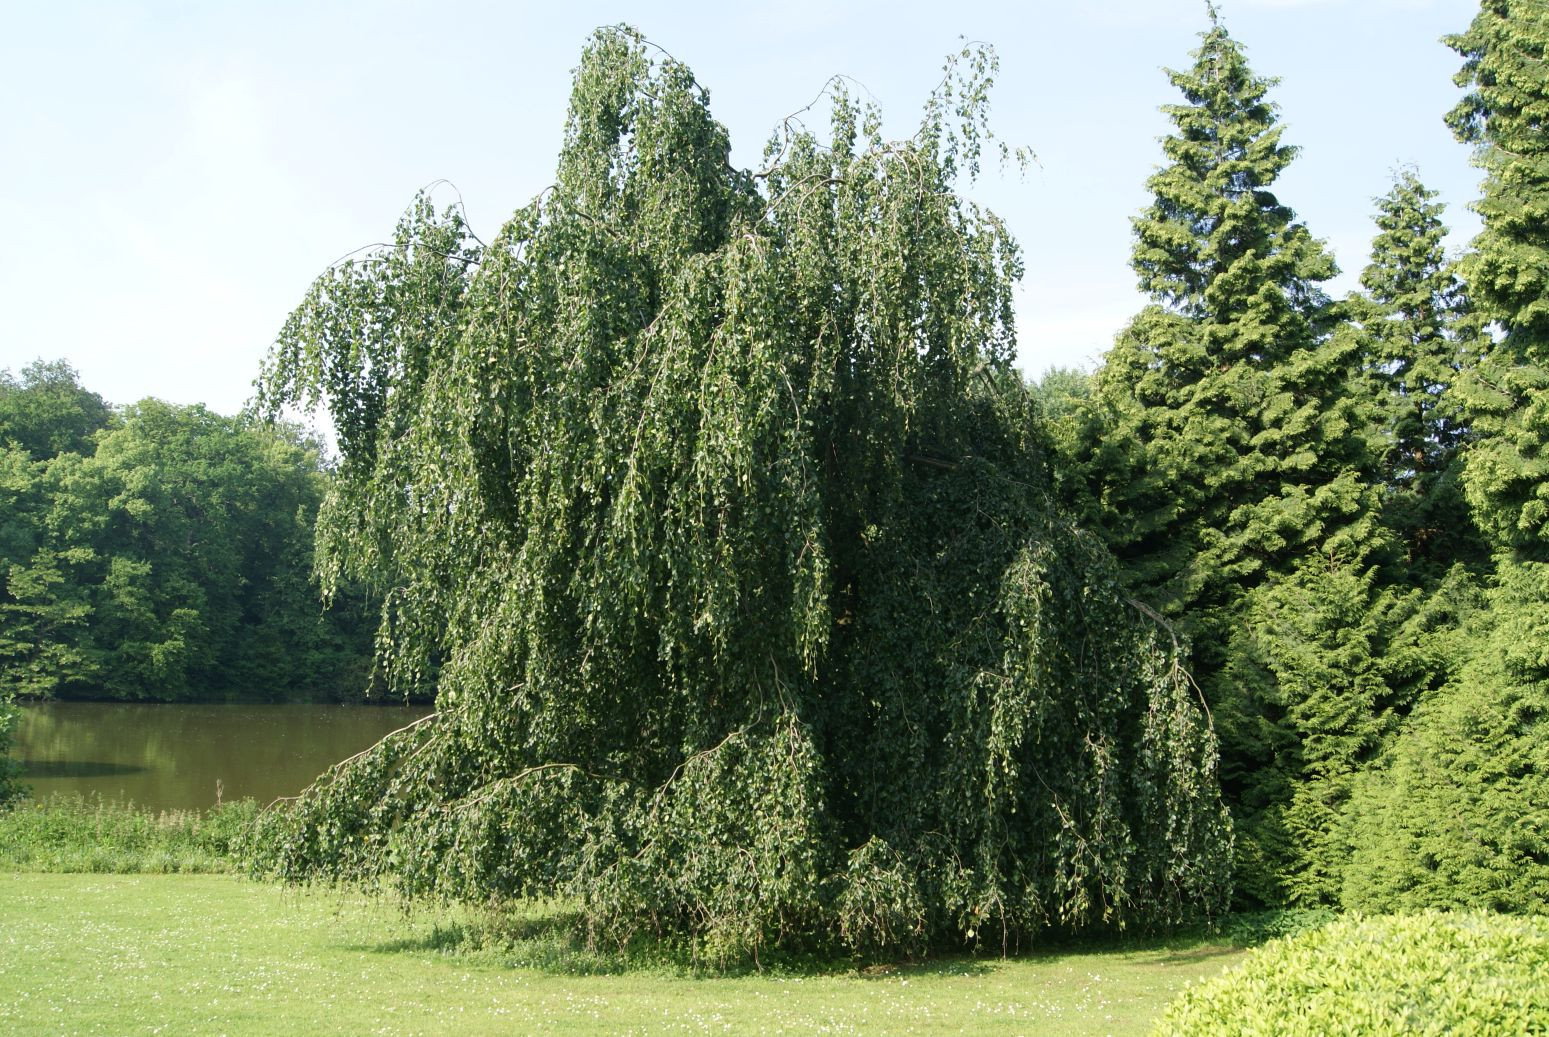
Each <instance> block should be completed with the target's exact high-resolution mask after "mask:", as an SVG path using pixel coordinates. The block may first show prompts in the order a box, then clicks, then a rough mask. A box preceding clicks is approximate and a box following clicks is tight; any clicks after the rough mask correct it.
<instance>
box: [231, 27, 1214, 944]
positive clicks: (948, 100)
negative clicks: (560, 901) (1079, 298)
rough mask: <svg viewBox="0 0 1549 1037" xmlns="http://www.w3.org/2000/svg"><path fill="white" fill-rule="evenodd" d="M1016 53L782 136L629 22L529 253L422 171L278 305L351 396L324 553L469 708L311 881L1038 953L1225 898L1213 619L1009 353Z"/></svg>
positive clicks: (393, 664)
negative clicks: (1090, 499) (910, 115)
mask: <svg viewBox="0 0 1549 1037" xmlns="http://www.w3.org/2000/svg"><path fill="white" fill-rule="evenodd" d="M994 70H995V65H994V58H993V54H992V53H991V52H989V51H987V50H982V49H969V50H966V51H964V52H963V54H962V55H960V56H959V57H958V58H957V59H955V60H953V61H951V62H949V64H948V68H947V75H946V76H945V78H944V79H943V81H942V84H941V86H940V87H939V88H938V89H937V91H936V92H935V93H934V94H933V96H932V97H931V99H930V100H929V102H928V103H927V105H926V107H925V110H924V116H923V119H922V122H921V125H920V128H919V130H918V132H917V133H916V134H915V135H914V136H912V137H910V138H908V139H905V140H901V141H891V140H887V139H885V138H884V137H883V136H882V134H881V131H880V123H881V118H880V113H879V112H878V111H877V110H876V109H875V108H874V107H872V106H867V105H861V104H858V103H857V102H855V101H854V100H852V99H851V98H850V97H849V96H848V95H847V93H846V92H845V91H844V89H843V88H842V85H833V86H832V87H831V89H830V90H829V91H828V96H829V97H830V99H831V101H832V120H831V127H830V129H829V131H828V133H827V134H826V135H825V136H819V135H818V134H817V133H816V132H814V131H813V130H811V129H809V128H807V127H806V126H805V125H804V124H803V123H801V122H800V121H799V120H796V119H792V120H788V121H787V123H786V124H785V125H784V126H783V127H781V129H780V130H779V131H778V132H777V133H776V134H775V135H774V136H773V138H772V139H771V142H770V144H769V146H768V148H767V150H766V154H765V157H764V161H763V163H762V168H761V169H759V170H756V171H754V170H739V169H736V168H733V167H732V166H731V164H730V162H729V155H730V145H729V141H728V137H727V132H726V130H725V129H724V128H723V127H722V126H721V125H719V124H718V123H717V122H716V121H715V120H714V119H713V118H712V117H711V115H710V112H709V108H708V97H707V95H706V92H705V91H704V90H703V89H702V88H701V87H700V85H699V84H698V83H696V82H695V80H694V78H693V77H692V75H691V74H690V72H689V70H688V69H687V68H686V67H684V66H683V65H682V64H680V63H678V62H677V61H674V60H672V59H670V58H667V57H666V56H664V55H658V54H657V53H656V52H655V51H654V49H653V48H651V47H650V46H649V45H648V44H646V43H645V42H644V41H643V40H642V39H641V38H640V37H639V36H638V35H637V34H635V33H634V32H633V31H631V30H627V29H622V28H619V29H609V30H604V31H600V32H599V33H598V34H597V35H596V36H595V37H594V38H593V39H592V41H591V43H590V45H589V46H588V47H587V49H586V51H585V53H584V55H583V57H582V59H581V62H580V65H579V67H578V69H577V71H576V73H575V80H574V90H573V95H572V100H571V105H570V111H569V116H568V119H567V123H566V126H565V134H564V144H563V147H562V150H561V153H560V157H559V164H558V171H557V174H556V178H555V182H554V184H553V186H552V187H551V188H550V189H548V190H547V191H545V192H544V193H543V194H542V195H541V196H540V197H539V198H538V199H537V200H535V201H533V202H532V203H531V204H530V205H528V206H527V207H526V208H524V209H522V210H520V211H518V212H517V213H516V214H515V215H514V216H513V217H512V218H511V219H510V221H509V222H507V223H506V225H505V226H504V227H503V228H502V229H501V230H500V232H499V233H498V234H497V235H495V236H494V237H493V238H492V239H491V240H490V241H489V242H488V243H484V242H481V241H479V240H478V239H477V238H475V237H474V236H473V235H472V233H471V232H470V230H469V228H468V227H467V226H466V225H465V223H464V221H463V220H462V218H461V217H460V215H459V213H458V211H457V210H456V209H452V210H448V211H445V212H438V211H436V209H435V208H434V207H433V205H432V204H431V202H430V201H429V200H428V199H427V198H424V197H422V198H420V199H418V200H417V201H416V202H415V204H414V206H413V207H412V208H411V209H410V211H409V212H408V213H407V214H406V216H405V217H404V218H403V221H402V222H401V223H400V225H399V227H398V230H397V234H396V237H395V239H394V241H393V244H392V246H391V247H388V248H383V249H381V250H379V251H375V252H371V253H369V254H365V255H363V256H360V257H358V258H356V259H354V260H351V261H349V262H345V263H343V264H341V265H339V266H337V267H335V268H333V269H331V270H329V271H327V272H326V273H325V274H324V275H323V276H322V277H321V278H319V280H318V281H317V282H316V283H315V285H314V286H313V287H312V289H311V291H310V293H309V294H308V296H307V297H306V299H305V300H304V301H303V303H302V305H301V306H300V308H299V309H297V311H296V312H295V313H294V314H293V315H292V317H291V319H290V321H289V322H288V323H287V325H286V326H285V328H284V330H283V332H282V333H281V335H280V337H279V340H278V342H277V345H276V347H275V350H274V352H273V354H272V357H271V359H270V362H269V364H268V366H267V369H266V373H265V375H264V378H263V380H262V386H261V399H262V401H263V402H264V403H265V404H267V405H268V406H270V407H274V408H278V407H280V406H283V405H287V404H299V405H302V406H316V405H318V404H322V405H324V406H326V408H327V409H328V412H329V413H330V414H331V416H332V420H333V423H334V426H335V428H336V429H337V431H338V440H339V446H340V450H341V453H342V460H341V463H340V470H339V477H338V481H337V484H336V486H335V489H334V491H333V495H332V497H331V499H330V500H329V502H328V503H327V505H326V506H325V508H324V510H323V515H322V518H321V520H320V533H319V540H320V549H321V550H320V556H321V558H322V561H321V563H320V565H321V568H322V573H323V576H324V577H325V580H329V581H339V580H344V579H349V580H359V581H364V582H367V583H370V584H372V585H373V586H375V588H376V589H377V591H378V592H379V594H380V597H381V601H382V602H383V611H382V625H381V631H380V634H379V639H378V650H379V651H378V654H379V662H380V666H381V668H382V670H383V672H384V673H385V675H386V676H387V677H388V678H389V679H390V680H392V681H394V682H396V683H397V684H398V685H400V686H404V685H413V684H415V683H418V682H433V683H434V686H435V689H436V708H435V712H434V714H433V715H432V716H429V717H427V718H426V719H425V720H424V721H422V722H420V723H418V724H416V725H414V726H412V727H411V728H409V729H406V730H404V731H401V732H399V733H396V734H394V735H392V736H390V737H389V738H387V739H385V740H384V741H383V742H382V743H381V744H379V745H378V746H377V747H375V748H374V749H372V750H370V751H368V752H367V753H365V754H363V755H361V756H359V757H357V758H356V759H354V760H352V761H349V762H348V763H346V764H344V765H341V766H339V767H337V768H335V769H334V770H332V771H331V772H330V773H329V774H328V775H325V776H324V777H323V778H322V779H321V780H320V781H319V782H318V783H317V784H316V785H314V787H313V788H311V789H310V790H309V791H308V792H307V793H305V794H304V795H303V796H302V797H301V798H300V800H299V801H297V802H295V803H293V804H289V805H282V806H280V807H277V808H276V809H275V810H274V811H273V812H272V816H271V818H270V825H269V832H270V839H271V843H270V846H271V851H272V856H271V864H272V866H273V867H274V868H275V870H276V871H277V872H278V873H279V874H280V875H282V876H283V877H285V878H287V879H290V880H293V881H301V882H307V881H324V882H346V883H360V884H367V885H377V884H380V883H383V882H386V883H388V884H390V885H392V886H393V887H395V888H397V889H398V890H400V891H401V892H403V893H405V894H407V895H410V896H423V895H430V896H439V897H446V898H452V899H467V900H478V901H483V902H488V901H489V900H490V899H491V898H496V899H503V898H516V897H523V896H534V895H542V896H563V897H566V898H570V899H571V900H572V901H573V902H575V903H577V904H578V905H579V906H580V918H581V919H582V921H581V925H582V926H583V928H584V930H585V933H586V934H587V935H588V936H590V937H591V938H592V939H594V940H597V941H599V942H601V943H603V944H609V943H617V944H625V943H628V942H629V941H631V940H633V939H636V938H657V937H662V938H668V939H672V940H683V941H686V942H687V945H688V946H690V947H691V948H693V950H694V952H695V953H696V954H699V955H701V956H702V957H703V958H704V959H706V960H711V961H730V960H735V959H740V958H743V957H748V956H756V955H758V954H759V953H760V952H761V951H767V950H771V949H780V950H788V949H797V948H821V949H830V950H832V949H836V948H848V949H850V950H852V951H855V952H859V953H884V954H897V953H910V952H914V951H919V950H923V949H926V948H928V947H932V946H942V945H955V946H962V945H963V944H964V943H965V942H966V943H967V944H969V945H980V944H982V945H985V946H987V947H990V948H993V949H995V950H1000V949H1003V948H1011V947H1014V946H1017V945H1018V944H1019V943H1020V944H1022V945H1025V944H1026V942H1027V941H1028V940H1030V939H1032V938H1034V937H1036V935H1037V934H1038V933H1039V932H1041V931H1045V930H1048V929H1063V930H1071V929H1079V928H1084V927H1092V926H1103V925H1106V926H1122V925H1147V924H1155V923H1165V922H1169V921H1174V920H1179V919H1183V918H1186V917H1191V916H1194V915H1197V914H1199V913H1201V912H1209V911H1213V910H1215V909H1217V908H1219V907H1220V906H1221V905H1222V904H1223V903H1224V900H1225V897H1226V896H1227V892H1228V890H1227V881H1228V876H1227V869H1228V866H1229V865H1228V862H1229V860H1230V857H1231V846H1230V842H1231V835H1230V826H1229V822H1228V820H1227V817H1226V814H1225V811H1224V809H1223V807H1222V805H1221V801H1220V795H1219V789H1218V784H1217V779H1216V774H1215V759H1216V748H1215V744H1214V737H1213V734H1212V732H1211V730H1210V727H1209V724H1208V721H1207V719H1206V717H1205V715H1204V712H1203V710H1202V709H1201V708H1200V705H1199V702H1198V698H1197V695H1196V693H1195V692H1194V691H1193V689H1192V687H1191V685H1190V684H1189V682H1188V680H1187V677H1186V675H1185V674H1184V673H1183V671H1182V670H1181V669H1180V667H1179V660H1178V656H1177V650H1176V646H1175V645H1173V643H1172V642H1171V639H1170V637H1169V636H1168V634H1167V632H1166V630H1165V628H1159V627H1158V626H1157V625H1155V624H1154V623H1153V622H1152V621H1151V620H1150V619H1148V618H1147V616H1146V615H1145V614H1143V613H1142V612H1141V611H1138V610H1137V608H1136V607H1135V606H1133V605H1132V604H1131V603H1130V602H1128V601H1127V600H1126V599H1125V598H1124V597H1123V595H1122V592H1121V590H1120V588H1119V585H1118V582H1117V577H1116V571H1115V566H1114V563H1113V561H1112V560H1111V558H1110V557H1109V556H1108V554H1107V553H1106V551H1105V550H1104V548H1103V547H1102V546H1101V545H1100V544H1098V543H1097V542H1096V541H1094V540H1093V539H1092V537H1091V536H1090V535H1088V534H1085V533H1082V532H1079V531H1077V530H1076V529H1075V528H1074V527H1073V526H1072V525H1071V524H1070V523H1069V522H1068V521H1067V520H1066V519H1065V518H1064V517H1063V516H1062V515H1061V514H1060V512H1059V511H1058V510H1057V509H1056V508H1055V507H1054V506H1052V505H1051V504H1050V502H1049V496H1048V492H1047V486H1048V482H1049V475H1048V471H1047V468H1046V459H1045V458H1044V457H1043V456H1042V454H1041V452H1040V450H1039V447H1038V444H1039V442H1041V440H1040V438H1039V434H1038V426H1037V420H1038V419H1037V415H1036V413H1035V408H1034V405H1033V404H1032V402H1031V398H1030V395H1029V394H1028V392H1027V391H1026V390H1025V389H1024V388H1023V386H1022V384H1021V382H1020V380H1019V378H1018V377H1017V376H1016V375H1015V373H1014V372H1013V370H1012V368H1011V361H1012V357H1013V354H1014V349H1015V329H1014V324H1013V315H1012V308H1011V291H1012V286H1013V284H1014V282H1015V281H1016V279H1017V278H1018V276H1019V274H1020V271H1021V264H1020V259H1019V254H1018V248H1017V245H1016V243H1015V242H1014V241H1013V240H1012V238H1011V237H1010V236H1009V234H1008V233H1007V231H1006V229H1005V227H1004V226H1003V225H1002V224H1001V223H1000V222H999V220H997V219H996V217H995V216H994V215H993V214H992V213H990V212H988V211H985V210H984V209H982V208H980V207H978V206H976V205H974V204H973V203H972V202H971V201H969V200H968V199H967V198H966V197H965V196H964V195H963V194H962V193H961V189H962V188H963V187H964V185H966V184H968V183H971V182H972V180H973V179H974V178H975V177H976V176H977V175H978V173H979V170H980V162H981V159H982V158H988V157H990V156H991V155H992V154H993V153H996V152H1003V150H1004V149H1002V148H1001V147H1000V146H999V145H998V142H996V141H995V139H994V138H993V136H992V134H991V133H990V130H989V126H988V123H987V121H986V112H987V97H988V93H987V92H988V89H989V87H990V84H991V80H992V78H993V73H994Z"/></svg>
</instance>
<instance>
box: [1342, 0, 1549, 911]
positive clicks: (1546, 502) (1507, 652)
mask: <svg viewBox="0 0 1549 1037" xmlns="http://www.w3.org/2000/svg"><path fill="white" fill-rule="evenodd" d="M1447 42H1448V43H1449V44H1450V45H1451V46H1452V47H1453V48H1454V49H1455V50H1457V51H1458V52H1459V53H1460V54H1461V55H1462V56H1463V58H1464V64H1463V68H1462V71H1461V72H1459V74H1458V76H1457V82H1458V84H1459V85H1460V86H1463V87H1466V88H1469V90H1470V92H1469V94H1468V95H1467V97H1465V98H1464V100H1463V101H1462V102H1461V103H1460V104H1459V105H1458V106H1457V107H1456V108H1455V109H1453V111H1452V112H1451V113H1450V114H1449V116H1448V122H1449V123H1450V124H1451V126H1452V128H1453V130H1454V132H1456V134H1457V135H1458V137H1459V138H1460V139H1461V140H1462V141H1464V142H1465V143H1470V144H1473V145H1474V146H1475V148H1476V154H1475V157H1476V161H1477V162H1478V164H1479V165H1480V166H1482V167H1483V168H1484V170H1485V180H1484V185H1483V193H1484V196H1483V198H1482V200H1481V201H1480V202H1478V203H1477V205H1476V209H1477V211H1478V212H1479V214H1480V215H1481V216H1482V217H1483V222H1484V226H1483V229H1482V230H1481V232H1480V233H1479V235H1478V236H1477V237H1476V238H1475V239H1474V243H1473V248H1472V251H1471V252H1470V254H1469V255H1468V256H1467V257H1466V258H1465V260H1464V262H1463V274H1464V277H1465V279H1466V280H1467V283H1468V286H1469V292H1470V295H1471V297H1472V301H1473V303H1474V305H1475V307H1476V308H1477V311H1478V315H1479V317H1480V318H1481V319H1482V320H1484V321H1488V322H1490V323H1492V324H1494V325H1495V327H1496V329H1497V335H1496V336H1495V338H1494V341H1493V343H1492V344H1491V345H1490V346H1489V348H1488V349H1486V350H1485V351H1484V355H1483V356H1482V357H1481V358H1480V360H1479V361H1478V363H1477V365H1476V366H1475V367H1474V368H1473V369H1472V370H1471V371H1469V372H1466V373H1465V374H1464V376H1463V377H1462V378H1460V379H1459V380H1458V383H1457V385H1456V387H1455V389H1454V391H1455V392H1456V393H1457V394H1458V397H1459V399H1460V400H1461V403H1462V406H1463V409H1464V411H1465V414H1466V416H1467V418H1468V421H1469V423H1470V432H1469V435H1470V437H1471V438H1472V442H1470V443H1469V445H1468V450H1467V458H1466V462H1465V468H1464V476H1463V478H1464V484H1465V487H1466V490H1467V496H1468V501H1469V503H1470V504H1471V505H1472V507H1473V509H1474V518H1475V520H1476V522H1477V523H1478V525H1479V527H1480V528H1481V529H1482V530H1483V531H1484V533H1485V534H1486V535H1487V536H1488V537H1489V539H1490V540H1491V542H1492V544H1493V546H1494V547H1495V549H1496V571H1495V573H1494V575H1493V579H1492V581H1491V586H1490V587H1489V589H1488V591H1487V592H1486V594H1485V596H1484V600H1483V602H1482V605H1483V607H1481V608H1479V609H1477V611H1476V612H1475V613H1474V614H1473V615H1472V616H1470V617H1469V619H1468V621H1467V623H1466V624H1465V625H1464V626H1463V627H1462V629H1461V633H1460V636H1459V637H1458V638H1457V639H1456V643H1455V645H1454V648H1455V651H1454V652H1453V654H1454V656H1455V657H1456V658H1457V659H1458V660H1459V663H1458V667H1457V675H1456V677H1455V678H1454V679H1453V680H1452V681H1450V682H1449V683H1448V684H1447V685H1445V686H1444V687H1443V688H1441V689H1440V690H1439V691H1437V692H1435V693H1434V694H1432V695H1429V696H1427V698H1426V699H1425V701H1424V702H1422V703H1421V706H1420V707H1419V708H1418V709H1417V710H1416V711H1415V713H1414V715H1413V716H1411V717H1410V718H1409V720H1408V722H1407V723H1406V724H1405V726H1404V728H1403V731H1402V733H1401V734H1400V736H1399V738H1398V739H1397V741H1396V743H1395V744H1394V747H1393V750H1392V752H1391V753H1390V754H1388V756H1387V758H1386V760H1385V761H1384V766H1383V768H1382V769H1381V770H1378V771H1375V772H1374V773H1373V774H1371V775H1370V776H1369V777H1367V778H1366V779H1364V780H1363V781H1362V782H1361V787H1360V789H1359V790H1358V792H1357V795H1356V797H1355V799H1354V801H1353V803H1352V806H1351V809H1350V811H1349V816H1350V829H1351V831H1352V833H1353V834H1352V841H1353V845H1354V849H1355V852H1354V854H1353V856H1352V865H1351V867H1350V869H1349V871H1348V874H1347V880H1346V891H1345V899H1346V901H1347V903H1349V904H1351V905H1352V906H1356V907H1362V908H1371V909H1377V910H1392V909H1407V908H1413V907H1418V906H1422V905H1423V906H1433V905H1434V906H1473V907H1487V908H1491V909H1494V910H1513V911H1543V910H1545V909H1546V905H1549V816H1546V811H1545V808H1544V804H1545V801H1546V796H1549V751H1546V746H1549V741H1546V740H1545V738H1544V733H1543V732H1544V719H1543V718H1544V717H1545V716H1549V649H1546V647H1545V646H1546V645H1549V137H1546V134H1545V129H1546V126H1549V74H1546V58H1549V8H1546V7H1545V5H1544V4H1543V3H1542V2H1541V0H1532V2H1524V0H1485V2H1484V3H1483V4H1481V6H1480V10H1479V14H1478V15H1477V16H1476V17H1475V18H1474V21H1473V23H1472V24H1471V25H1470V26H1469V29H1468V31H1467V32H1464V33H1462V34H1459V35H1457V36H1453V37H1449V38H1448V41H1447Z"/></svg>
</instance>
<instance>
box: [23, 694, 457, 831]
mask: <svg viewBox="0 0 1549 1037" xmlns="http://www.w3.org/2000/svg"><path fill="white" fill-rule="evenodd" d="M429 712H430V707H429V706H358V705H357V706H338V705H251V706H226V705H181V704H172V703H165V704H162V703H157V704H149V703H122V702H49V703H44V704H41V705H33V706H23V707H22V710H21V714H22V716H21V724H20V725H19V729H18V731H17V735H18V737H17V740H16V744H15V745H14V746H13V747H12V752H13V754H14V755H15V756H17V757H18V758H19V759H20V760H21V764H22V781H23V782H25V783H26V784H27V785H29V786H31V788H32V794H33V795H34V796H36V797H38V798H40V799H41V798H43V797H46V796H51V795H53V794H54V793H57V792H65V793H81V794H83V795H87V796H91V795H95V794H100V795H101V796H103V797H104V798H107V799H124V800H129V801H131V802H133V803H134V804H136V805H138V806H141V807H145V808H148V809H151V810H190V809H203V808H205V807H209V806H212V805H214V803H215V799H216V794H217V788H219V790H220V795H221V796H222V798H224V799H227V800H232V799H241V798H243V797H248V796H250V797H252V798H253V799H256V800H258V801H259V802H260V803H267V802H269V801H270V800H272V799H274V798H275V797H276V796H293V795H295V794H296V793H297V792H300V791H301V790H302V789H303V788H305V787H306V786H307V785H308V784H309V783H310V782H311V781H312V779H313V778H316V777H317V776H318V775H319V774H321V773H322V772H323V770H324V769H326V768H327V767H328V766H329V765H330V764H332V763H336V762H338V761H339V760H342V759H344V758H346V757H348V756H351V755H353V754H355V753H358V752H360V751H361V750H362V749H365V748H367V747H369V746H371V745H372V744H374V743H375V742H376V741H377V739H379V738H381V737H382V736H383V735H385V734H387V733H388V732H389V731H394V730H397V729H398V728H400V727H403V726H404V725H405V724H407V723H410V722H411V721H413V720H417V719H419V718H420V717H422V716H424V715H425V714H426V713H429Z"/></svg>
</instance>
